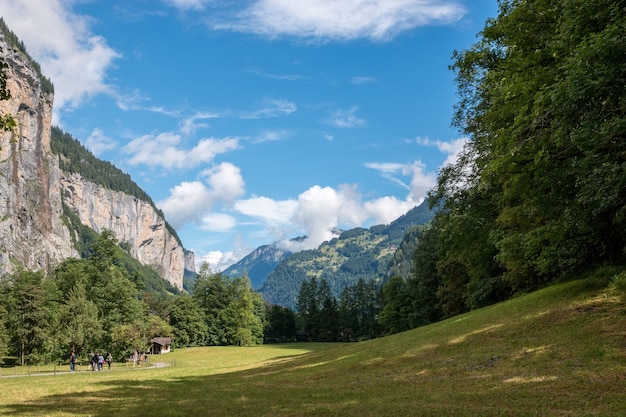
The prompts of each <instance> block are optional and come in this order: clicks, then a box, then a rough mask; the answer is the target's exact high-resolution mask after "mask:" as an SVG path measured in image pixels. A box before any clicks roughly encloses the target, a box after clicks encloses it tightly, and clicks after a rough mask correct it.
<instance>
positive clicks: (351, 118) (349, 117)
mask: <svg viewBox="0 0 626 417" xmlns="http://www.w3.org/2000/svg"><path fill="white" fill-rule="evenodd" d="M358 110H359V108H358V107H356V106H354V107H351V108H349V109H340V110H335V111H333V112H331V114H330V117H329V118H328V119H327V123H328V124H330V125H332V126H335V127H342V128H348V127H361V126H364V125H365V120H364V119H361V118H359V117H357V116H356V112H357V111H358Z"/></svg>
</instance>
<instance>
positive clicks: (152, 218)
mask: <svg viewBox="0 0 626 417" xmlns="http://www.w3.org/2000/svg"><path fill="white" fill-rule="evenodd" d="M0 48H1V51H0V56H2V58H3V60H4V62H5V63H6V64H7V65H8V68H6V69H5V74H6V76H7V77H6V78H7V88H8V90H9V91H10V93H11V98H10V99H9V100H0V114H11V115H13V117H14V118H15V120H16V121H17V128H16V129H15V131H14V132H0V274H2V273H5V272H9V273H10V272H13V271H14V270H15V268H16V267H17V266H18V265H23V266H24V267H25V268H27V269H30V270H41V269H44V270H48V269H50V268H53V267H54V266H56V265H58V264H59V263H60V262H61V261H63V260H64V259H66V258H68V257H78V256H79V253H78V252H77V251H76V249H75V248H74V246H73V243H72V234H71V233H73V232H72V231H70V230H69V229H68V228H67V226H66V224H65V222H64V221H63V204H62V200H61V197H62V195H63V198H64V201H65V203H66V204H67V205H68V206H69V207H70V209H71V210H72V211H73V212H74V213H76V214H77V215H78V217H79V218H80V220H81V222H82V223H83V224H85V225H87V226H89V227H91V228H92V229H94V230H95V231H96V232H100V231H102V230H103V229H105V228H106V229H109V230H111V231H113V232H114V233H115V235H116V237H117V239H118V240H119V241H120V242H127V243H129V244H130V246H131V255H132V256H133V257H135V258H136V259H137V260H138V261H139V262H141V263H143V264H144V265H152V266H154V267H155V268H156V270H157V272H158V273H159V275H160V276H161V277H163V278H164V279H166V280H168V281H169V282H170V283H171V284H172V285H174V286H175V287H177V288H179V289H182V284H183V274H184V268H185V261H186V258H185V253H184V249H183V248H182V247H181V245H180V244H179V243H178V240H177V239H176V238H175V237H174V236H173V235H172V234H171V233H170V232H169V231H168V230H167V228H166V227H165V220H164V219H163V218H162V217H160V216H159V215H158V213H157V212H156V211H155V210H154V208H153V207H152V205H151V204H149V203H147V202H145V201H142V200H139V199H137V198H135V197H132V196H129V195H127V194H124V193H121V192H116V191H112V190H108V189H105V188H103V187H100V186H98V185H95V184H93V183H91V182H88V181H84V180H83V179H82V178H81V177H80V175H76V174H73V175H66V174H65V173H64V172H63V171H62V170H61V169H60V168H59V163H58V159H57V156H56V155H53V154H52V153H51V150H50V130H51V118H52V101H53V96H52V94H47V93H45V92H44V91H43V90H42V85H41V81H40V77H39V74H38V73H37V72H36V71H35V70H34V69H33V67H32V65H31V64H30V62H29V61H28V59H27V58H26V57H25V56H24V55H23V54H22V53H21V52H19V51H16V50H14V49H13V48H12V47H11V46H9V45H8V44H7V42H6V40H5V38H4V35H3V34H2V32H1V31H0ZM192 256H193V254H192Z"/></svg>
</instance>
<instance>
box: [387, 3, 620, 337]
mask: <svg viewBox="0 0 626 417" xmlns="http://www.w3.org/2000/svg"><path fill="white" fill-rule="evenodd" d="M499 6H500V8H499V15H498V17H496V18H494V19H490V20H489V21H487V23H486V25H485V28H484V30H483V31H482V32H481V39H480V40H479V41H478V43H476V44H475V45H474V46H473V47H471V48H470V49H469V50H466V51H461V52H455V53H454V56H453V57H454V64H453V65H452V69H453V70H454V71H455V73H456V79H457V85H458V90H459V96H460V101H459V103H458V104H457V106H456V114H455V118H454V123H455V124H456V126H458V127H459V128H460V129H461V130H462V131H463V132H464V133H465V134H466V135H467V137H468V138H469V139H468V143H467V145H466V147H465V149H464V152H463V153H462V155H461V157H460V159H459V160H458V162H457V163H456V165H453V166H449V167H447V168H445V169H443V170H442V172H441V173H440V175H439V178H438V185H437V187H436V188H435V189H434V190H433V191H432V192H431V193H430V196H429V197H430V202H431V204H432V205H439V206H440V210H439V212H438V214H437V215H436V217H435V219H434V220H433V222H432V224H431V227H430V228H429V229H427V230H425V231H424V232H423V233H422V235H421V237H420V239H419V244H418V246H417V248H416V251H415V255H414V260H415V262H414V270H413V274H412V276H411V278H410V279H408V280H401V279H392V280H391V281H390V282H389V283H388V284H387V285H386V287H385V297H384V298H385V300H386V305H385V308H387V309H388V310H389V311H391V310H393V311H395V314H394V317H396V320H395V322H396V325H395V328H396V329H397V330H402V329H406V328H412V327H415V326H419V325H422V324H426V323H429V322H432V321H436V320H439V319H441V318H444V317H450V316H453V315H455V314H459V313H462V312H464V311H467V310H470V309H474V308H478V307H481V306H484V305H488V304H491V303H495V302H498V301H501V300H504V299H507V298H509V297H511V296H513V295H515V294H517V293H520V292H525V291H532V290H535V289H537V288H539V287H541V286H544V285H548V284H550V283H552V282H554V281H555V280H560V279H565V278H567V277H568V276H572V275H573V274H576V273H578V272H580V271H584V270H586V269H589V268H596V267H598V266H607V265H608V266H615V267H616V270H618V271H619V270H620V269H623V267H624V264H625V263H626V105H625V101H624V97H626V91H625V89H626V65H625V64H624V63H625V62H626V60H625V58H626V36H624V33H626V2H625V1H623V0H621V1H600V0H591V1H590V0H559V1H543V0H533V1H518V0H501V1H499ZM391 304H393V305H394V306H395V307H394V308H393V309H391V308H390V307H389V306H390V305H391Z"/></svg>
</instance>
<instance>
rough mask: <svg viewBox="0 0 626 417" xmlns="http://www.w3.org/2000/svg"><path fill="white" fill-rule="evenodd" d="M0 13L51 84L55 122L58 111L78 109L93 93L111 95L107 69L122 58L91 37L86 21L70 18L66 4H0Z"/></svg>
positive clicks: (24, 0) (13, 0)
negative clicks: (52, 86)
mask: <svg viewBox="0 0 626 417" xmlns="http://www.w3.org/2000/svg"><path fill="white" fill-rule="evenodd" d="M0 15H1V16H2V18H3V19H4V21H5V22H6V23H7V25H8V26H9V27H10V28H11V30H12V31H13V32H15V33H16V34H17V36H18V37H19V38H20V40H22V41H23V42H24V44H25V45H26V48H27V50H28V53H29V54H30V55H31V56H32V57H33V58H34V59H35V60H36V61H37V62H39V64H40V65H41V69H42V72H43V73H44V74H45V75H46V76H47V77H49V78H50V79H51V80H52V83H53V84H54V90H55V98H54V101H55V103H54V104H55V105H54V115H53V117H54V119H55V120H54V122H55V123H58V118H59V117H58V113H59V111H61V110H62V109H64V108H68V107H69V108H72V107H77V106H79V105H80V104H82V103H83V102H84V101H85V100H87V99H89V98H90V97H93V96H95V95H97V94H102V93H106V94H112V93H114V91H113V90H114V87H112V86H111V85H109V84H108V83H107V81H106V71H107V70H108V69H109V68H110V67H111V65H112V64H113V62H114V60H115V59H116V58H119V57H120V55H119V54H118V53H117V52H116V51H115V50H113V49H112V48H110V47H109V46H108V45H107V44H106V41H105V40H104V39H103V38H102V37H99V36H94V35H93V34H91V33H90V31H89V21H88V19H87V18H86V17H83V16H79V15H76V14H73V13H72V12H71V11H70V10H69V8H68V7H67V2H65V1H61V0H46V1H40V0H3V1H2V2H0ZM51 34H54V36H51Z"/></svg>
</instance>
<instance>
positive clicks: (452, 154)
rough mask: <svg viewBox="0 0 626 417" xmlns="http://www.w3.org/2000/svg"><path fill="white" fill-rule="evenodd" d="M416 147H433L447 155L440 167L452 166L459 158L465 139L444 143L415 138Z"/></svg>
mask: <svg viewBox="0 0 626 417" xmlns="http://www.w3.org/2000/svg"><path fill="white" fill-rule="evenodd" d="M415 141H416V142H417V144H418V145H422V146H434V147H436V148H437V149H439V151H441V152H443V153H444V154H446V155H447V157H446V160H445V161H444V162H443V164H442V167H443V166H446V165H454V164H455V163H456V161H457V159H458V158H459V155H460V154H461V152H462V151H463V148H464V147H465V144H466V143H467V138H458V139H454V140H453V141H451V142H445V141H442V140H432V139H430V138H422V137H417V138H416V139H415Z"/></svg>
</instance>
